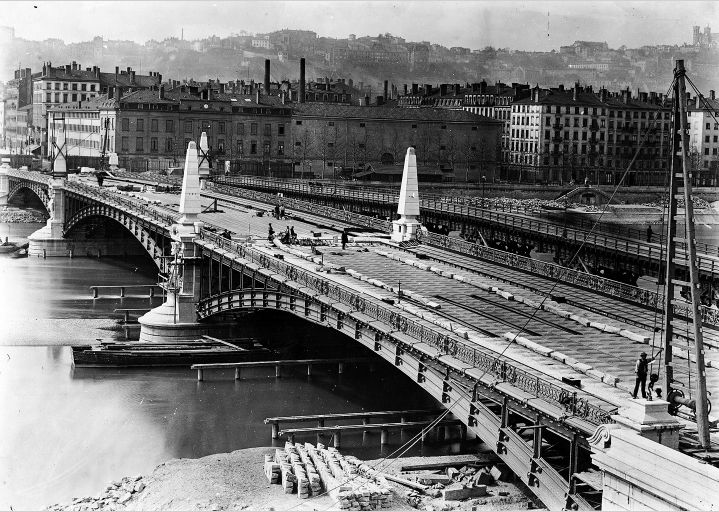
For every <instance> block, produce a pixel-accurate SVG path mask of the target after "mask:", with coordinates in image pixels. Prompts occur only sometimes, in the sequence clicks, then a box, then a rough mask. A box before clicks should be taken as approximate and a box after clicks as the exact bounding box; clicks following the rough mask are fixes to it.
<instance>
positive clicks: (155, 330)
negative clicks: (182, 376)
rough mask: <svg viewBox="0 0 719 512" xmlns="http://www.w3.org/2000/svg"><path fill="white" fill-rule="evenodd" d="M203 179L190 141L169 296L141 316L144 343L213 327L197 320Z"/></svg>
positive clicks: (175, 338) (174, 227) (188, 335)
mask: <svg viewBox="0 0 719 512" xmlns="http://www.w3.org/2000/svg"><path fill="white" fill-rule="evenodd" d="M200 209H201V205H200V180H199V170H198V163H197V149H196V147H195V143H194V142H190V143H189V145H188V148H187V156H186V158H185V175H184V177H183V182H182V195H181V196H180V215H181V217H180V219H179V220H178V221H177V223H176V224H173V225H172V229H171V234H172V239H173V240H174V242H173V254H174V255H175V260H174V262H171V263H170V275H169V278H168V280H167V298H166V300H165V302H164V303H163V304H161V305H160V306H158V307H156V308H155V309H152V310H150V311H149V312H148V313H146V314H144V315H143V316H141V317H140V318H139V319H138V322H139V323H140V341H141V342H164V343H167V342H168V341H169V342H172V341H179V340H182V339H185V340H186V339H192V338H199V337H200V336H201V335H202V334H208V333H209V331H210V330H212V326H209V325H206V324H200V323H199V322H197V304H198V302H199V300H200V288H201V272H200V270H201V268H200V265H201V263H200V262H201V255H200V250H199V248H198V246H197V245H196V244H195V243H194V239H195V237H196V236H197V233H198V232H199V230H200V229H201V228H202V223H200V222H198V220H197V215H198V214H199V213H200Z"/></svg>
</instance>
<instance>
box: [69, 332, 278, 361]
mask: <svg viewBox="0 0 719 512" xmlns="http://www.w3.org/2000/svg"><path fill="white" fill-rule="evenodd" d="M270 354H271V351H270V350H269V349H267V348H265V347H263V346H262V345H261V344H260V343H258V342H257V341H256V340H254V339H252V338H243V339H236V340H232V341H224V340H219V339H216V338H210V337H203V338H202V339H199V340H190V341H183V342H175V343H138V342H101V343H98V344H96V345H76V346H73V347H72V359H73V364H74V365H75V367H78V368H96V367H119V368H123V367H124V368H128V367H173V366H185V367H189V366H191V365H193V364H202V363H239V362H245V361H261V360H265V359H267V358H268V355H270Z"/></svg>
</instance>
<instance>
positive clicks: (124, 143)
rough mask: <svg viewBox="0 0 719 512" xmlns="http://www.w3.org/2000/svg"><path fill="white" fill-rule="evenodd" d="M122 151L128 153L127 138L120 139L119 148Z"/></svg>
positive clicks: (128, 143) (128, 144) (128, 142)
mask: <svg viewBox="0 0 719 512" xmlns="http://www.w3.org/2000/svg"><path fill="white" fill-rule="evenodd" d="M120 148H121V149H122V151H130V141H129V139H128V138H127V137H123V138H122V145H121V146H120Z"/></svg>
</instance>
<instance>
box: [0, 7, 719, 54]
mask: <svg viewBox="0 0 719 512" xmlns="http://www.w3.org/2000/svg"><path fill="white" fill-rule="evenodd" d="M0 10H1V12H2V14H1V15H0V25H5V26H11V27H14V28H15V34H16V36H17V37H22V38H25V39H31V40H42V39H45V38H48V37H57V38H60V39H63V40H65V42H78V41H86V40H89V39H92V38H93V37H94V36H95V35H101V36H103V37H104V38H106V39H129V40H134V41H137V42H140V43H143V42H145V41H147V40H149V39H156V40H162V39H164V38H166V37H171V36H176V37H180V35H181V33H182V31H183V29H184V37H185V39H199V38H204V37H207V36H209V35H213V34H214V35H218V36H227V35H230V34H232V33H239V32H240V30H246V31H248V32H250V33H261V32H269V31H273V30H279V29H282V28H294V29H307V30H314V31H315V32H317V33H318V34H319V35H321V36H326V37H337V38H346V37H347V35H348V34H350V33H353V34H356V35H357V36H362V35H377V34H379V33H386V32H389V33H391V34H393V35H398V36H401V37H404V38H406V39H407V40H408V41H423V40H424V41H431V42H433V43H435V42H436V43H440V44H443V45H445V46H448V47H451V46H464V47H469V48H472V49H476V48H483V47H485V46H489V45H491V46H495V47H501V48H512V49H518V50H540V51H541V50H545V51H549V50H551V49H558V48H559V46H561V45H565V44H570V43H572V42H573V41H575V40H578V39H580V40H590V41H606V42H607V43H609V46H610V47H612V48H618V47H619V46H621V45H626V46H628V47H638V46H642V45H645V44H649V45H651V44H682V43H684V42H691V37H692V32H691V31H692V26H693V25H700V26H702V27H704V26H705V25H710V26H712V27H713V28H714V30H715V31H716V32H717V33H719V2H715V1H708V2H694V1H680V0H675V1H662V0H655V1H608V0H607V1H546V2H544V1H525V2H519V1H496V0H495V1H491V2H488V1H472V0H465V1H453V0H421V1H420V0H399V1H391V0H382V1H352V0H347V1H344V0H334V1H330V0H325V1H302V0H296V1H259V0H254V1H234V2H214V1H208V0H199V1H197V0H196V1H193V2H185V1H152V2H150V1H123V2H117V1H93V2H84V1H83V2H69V1H62V0H54V1H34V2H33V1H19V2H18V1H16V2H12V1H10V2H8V1H3V2H2V3H1V4H0ZM30 20H32V21H30Z"/></svg>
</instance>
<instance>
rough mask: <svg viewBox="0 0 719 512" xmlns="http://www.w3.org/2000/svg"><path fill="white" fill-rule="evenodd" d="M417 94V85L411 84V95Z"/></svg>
mask: <svg viewBox="0 0 719 512" xmlns="http://www.w3.org/2000/svg"><path fill="white" fill-rule="evenodd" d="M418 92H419V85H417V84H412V94H417V93H418Z"/></svg>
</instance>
